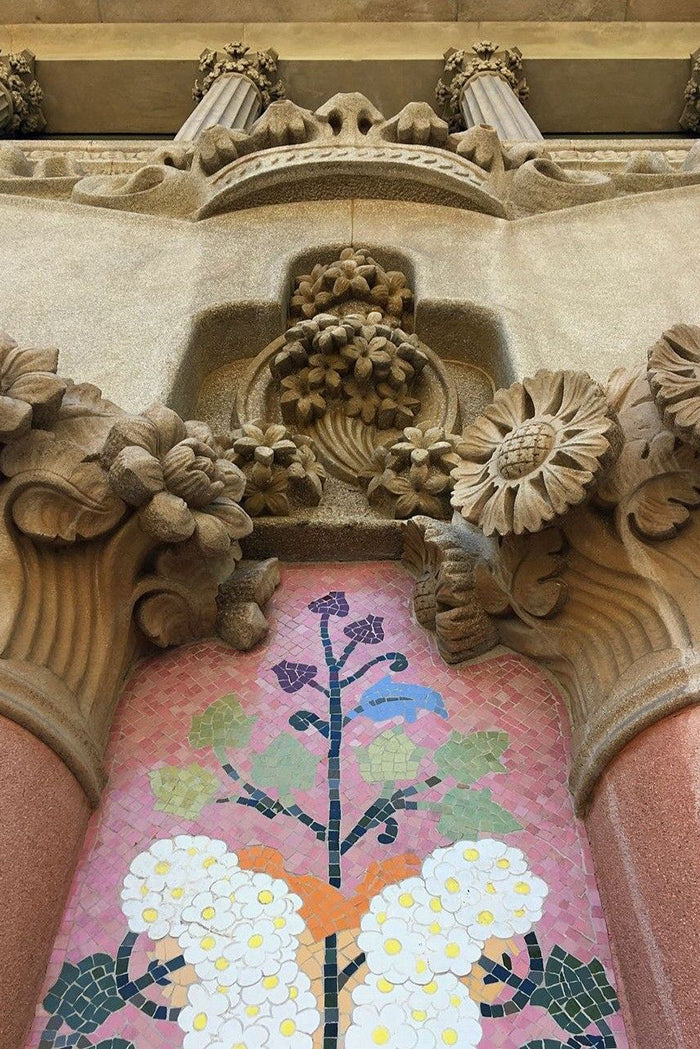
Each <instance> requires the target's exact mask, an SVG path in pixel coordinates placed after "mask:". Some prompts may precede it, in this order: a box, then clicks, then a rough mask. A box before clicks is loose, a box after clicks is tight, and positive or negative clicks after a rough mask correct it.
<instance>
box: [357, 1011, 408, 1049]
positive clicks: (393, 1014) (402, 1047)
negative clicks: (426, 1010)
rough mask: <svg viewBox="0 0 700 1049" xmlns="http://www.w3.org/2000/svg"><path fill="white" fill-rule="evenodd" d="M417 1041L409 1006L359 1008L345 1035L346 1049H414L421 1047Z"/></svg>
mask: <svg viewBox="0 0 700 1049" xmlns="http://www.w3.org/2000/svg"><path fill="white" fill-rule="evenodd" d="M418 1037H419V1036H418V1031H417V1029H416V1026H415V1024H414V1023H413V1022H412V1020H411V1014H410V1011H409V1009H408V1003H406V1002H401V1003H399V1002H393V1001H391V1002H387V1003H386V1004H382V1005H358V1006H357V1007H356V1008H355V1009H354V1010H353V1014H352V1023H351V1024H350V1027H349V1028H348V1030H347V1033H346V1035H345V1049H369V1047H371V1046H377V1045H378V1046H383V1049H414V1046H417V1045H418V1044H419V1043H418ZM421 1049H422V1043H421Z"/></svg>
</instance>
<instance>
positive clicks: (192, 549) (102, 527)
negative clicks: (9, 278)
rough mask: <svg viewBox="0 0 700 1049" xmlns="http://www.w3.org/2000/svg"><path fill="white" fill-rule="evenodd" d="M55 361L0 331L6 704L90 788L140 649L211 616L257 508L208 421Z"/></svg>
mask: <svg viewBox="0 0 700 1049" xmlns="http://www.w3.org/2000/svg"><path fill="white" fill-rule="evenodd" d="M57 364H58V353H57V351H56V350H55V349H22V348H20V347H18V346H17V345H16V343H14V341H13V340H11V339H9V338H8V337H6V336H3V337H2V339H1V340H0V502H1V503H2V530H1V531H0V571H1V573H2V578H3V602H2V608H1V609H0V617H1V618H0V713H2V714H3V715H5V716H7V717H10V718H12V719H14V720H16V721H18V722H19V723H20V724H22V725H23V726H24V727H26V728H28V729H29V730H30V731H32V732H33V733H34V734H35V735H36V736H38V737H39V738H40V739H42V740H43V741H44V742H46V743H47V744H48V745H49V746H50V747H52V748H53V749H54V750H55V751H56V752H57V753H58V754H59V755H60V756H61V757H62V758H63V759H64V761H65V762H66V764H67V765H68V766H69V767H70V768H71V770H72V771H73V772H74V774H75V775H76V777H77V778H78V780H79V781H80V783H81V784H82V786H83V787H84V789H85V792H86V794H87V796H88V798H89V799H90V800H91V801H92V802H93V803H96V802H97V799H98V797H99V793H100V789H101V787H102V785H103V783H104V771H103V767H102V753H103V750H104V746H105V744H106V741H107V736H108V732H109V726H110V723H111V717H112V712H113V709H114V705H115V703H116V700H117V696H118V693H119V689H120V687H121V684H122V682H123V680H124V677H125V675H126V673H127V671H128V669H129V666H130V664H131V661H132V659H133V657H134V656H135V655H136V653H137V652H138V651H139V649H140V647H141V646H142V644H143V641H144V639H145V638H148V639H149V640H150V641H151V642H153V643H155V644H156V645H161V646H164V645H170V644H180V643H182V642H183V641H187V640H191V639H192V638H195V637H200V636H206V635H207V634H210V633H212V632H213V630H214V627H215V624H216V619H217V612H218V609H217V594H218V589H219V583H220V581H221V580H222V579H223V578H225V577H226V576H228V575H229V574H230V572H231V570H232V568H233V567H234V566H235V562H236V560H238V559H239V558H240V556H241V553H240V547H239V546H238V540H239V539H240V538H242V537H243V536H244V535H246V534H247V533H248V532H250V530H251V528H252V524H251V521H250V519H249V517H248V515H247V514H246V513H245V511H244V510H243V509H242V508H241V507H240V505H239V503H238V501H239V499H240V497H241V496H242V493H243V491H244V488H245V477H244V475H243V473H242V472H241V471H240V470H239V468H238V467H237V466H236V465H235V464H234V463H232V462H231V461H229V460H227V459H225V458H223V457H222V456H221V455H220V454H219V453H218V451H217V450H216V449H215V441H214V439H213V437H212V436H211V433H210V432H209V430H208V428H207V427H204V426H203V425H202V424H201V423H184V422H183V421H182V420H181V419H180V418H179V417H178V416H177V415H176V413H175V412H172V411H170V410H169V409H167V408H165V407H163V406H162V405H153V406H152V407H151V408H149V409H148V410H147V411H146V412H145V413H144V414H143V415H138V416H129V415H126V414H124V413H123V412H122V411H121V410H120V409H119V408H118V407H117V406H116V405H114V404H111V403H110V402H109V401H105V400H104V399H103V398H102V396H101V394H100V391H99V390H98V389H97V388H96V387H94V386H91V385H89V384H75V383H73V382H72V381H71V380H69V379H62V378H60V377H58V376H57V375H56V369H57Z"/></svg>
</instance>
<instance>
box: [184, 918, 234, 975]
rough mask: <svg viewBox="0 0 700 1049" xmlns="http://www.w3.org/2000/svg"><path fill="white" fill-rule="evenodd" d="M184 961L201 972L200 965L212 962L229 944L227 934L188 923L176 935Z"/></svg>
mask: <svg viewBox="0 0 700 1049" xmlns="http://www.w3.org/2000/svg"><path fill="white" fill-rule="evenodd" d="M178 943H179V944H180V947H181V948H182V953H183V954H184V956H185V961H186V962H187V963H188V964H189V965H193V966H194V968H195V971H196V972H197V973H198V974H201V966H203V965H204V964H207V965H208V964H209V963H213V962H214V961H216V959H217V958H218V957H219V956H220V955H222V954H223V952H224V951H225V949H226V948H227V947H228V946H230V943H231V941H230V939H229V937H228V936H222V935H220V934H217V933H213V932H212V931H211V929H205V928H204V926H202V925H194V924H192V925H188V926H187V928H186V929H185V930H184V931H183V932H181V933H180V935H179V936H178ZM207 971H208V970H207Z"/></svg>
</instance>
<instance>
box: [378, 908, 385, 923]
mask: <svg viewBox="0 0 700 1049" xmlns="http://www.w3.org/2000/svg"><path fill="white" fill-rule="evenodd" d="M385 921H386V911H379V913H378V915H377V925H383V924H384V922H385Z"/></svg>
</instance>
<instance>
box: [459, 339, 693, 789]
mask: <svg viewBox="0 0 700 1049" xmlns="http://www.w3.org/2000/svg"><path fill="white" fill-rule="evenodd" d="M699 393H700V329H698V328H689V327H687V326H678V327H676V328H674V329H671V331H669V332H666V333H665V335H664V336H663V337H662V339H661V340H660V341H659V342H658V343H657V344H656V345H655V346H654V347H653V349H652V350H651V352H650V355H649V366H648V374H647V373H645V370H644V369H643V368H641V367H640V368H638V369H637V370H634V371H627V370H620V371H618V372H615V373H614V374H613V375H612V376H611V378H610V380H609V382H608V385H607V387H606V389H605V390H602V389H601V388H600V387H598V386H597V384H595V383H593V382H592V381H591V380H590V379H589V378H588V376H585V375H583V374H580V373H566V372H564V373H550V372H540V373H538V375H536V376H535V377H534V379H526V380H524V381H523V383H522V384H520V383H516V384H515V385H514V386H513V387H511V388H510V389H509V390H502V391H499V393H498V394H497V395H496V398H495V400H494V402H493V404H492V405H491V406H490V407H489V408H488V409H487V410H486V412H485V414H484V415H483V416H482V417H481V418H480V419H479V420H477V422H476V423H475V424H474V425H473V426H472V427H470V428H469V429H468V430H467V431H466V433H465V435H464V440H463V442H462V444H461V445H460V451H461V454H462V455H463V457H464V461H463V462H462V463H461V464H460V466H459V467H457V468H456V469H455V471H454V472H453V476H454V478H455V489H454V496H453V503H454V505H456V506H457V507H458V509H459V510H460V511H461V513H462V515H463V516H464V517H465V518H467V520H468V521H469V522H470V523H471V526H472V527H473V528H475V529H476V528H478V529H479V530H481V531H482V532H483V533H485V534H486V535H487V536H488V537H490V538H489V542H490V550H489V552H488V553H487V555H486V556H485V557H484V558H482V559H481V560H480V561H479V562H478V563H477V564H476V565H475V568H474V578H475V594H476V596H477V597H478V600H479V602H480V604H481V607H482V608H483V609H484V610H485V611H486V612H487V613H488V614H489V616H491V617H492V620H493V622H494V623H496V622H497V623H498V634H499V637H500V639H501V641H502V642H503V643H505V644H506V645H509V646H510V647H512V648H514V649H516V650H517V651H520V652H522V653H524V654H527V655H529V656H531V657H533V658H536V659H538V660H539V661H541V662H542V663H544V664H545V665H547V666H548V667H549V668H550V669H551V670H552V672H553V673H554V674H555V676H556V677H557V679H558V680H559V682H560V684H561V685H562V688H563V691H564V695H565V698H566V701H567V705H568V708H569V714H570V719H571V729H572V750H573V760H572V770H571V776H570V784H571V789H572V791H573V793H574V796H575V798H576V801H577V804H578V806H579V809H581V810H582V809H583V808H585V806H586V804H587V802H588V800H589V798H590V795H591V792H592V790H593V787H594V785H595V783H596V780H597V778H598V777H599V776H600V774H601V772H602V771H603V769H604V768H605V767H606V765H607V763H608V762H609V761H610V759H611V758H612V757H613V756H614V755H615V754H616V753H617V752H618V751H619V750H620V749H621V747H622V746H624V745H625V744H626V743H627V742H628V741H629V740H630V739H632V738H633V737H634V736H635V735H636V734H637V733H638V732H639V731H641V730H642V729H643V728H645V727H646V726H647V725H650V724H652V723H653V722H654V721H656V720H658V719H659V718H661V717H663V716H665V715H666V714H668V713H670V712H672V711H673V710H676V709H678V708H679V707H681V706H684V705H686V704H688V703H690V702H694V701H695V700H696V699H697V698H698V695H699V694H700V600H699V597H700V519H698V517H697V516H696V515H694V514H693V510H694V509H695V508H696V507H697V506H699V505H700V455H699V453H698V451H697V449H698V448H699V447H700V422H699V421H698V420H700V410H698V407H697V405H698V403H700V400H698V394H699ZM662 415H663V418H662ZM664 422H665V423H666V424H667V425H666V426H665V425H664ZM667 427H668V428H667ZM465 527H469V526H465ZM462 545H463V546H464V545H465V544H464V540H462Z"/></svg>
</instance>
